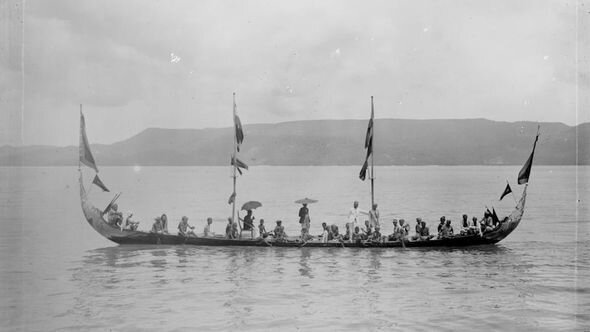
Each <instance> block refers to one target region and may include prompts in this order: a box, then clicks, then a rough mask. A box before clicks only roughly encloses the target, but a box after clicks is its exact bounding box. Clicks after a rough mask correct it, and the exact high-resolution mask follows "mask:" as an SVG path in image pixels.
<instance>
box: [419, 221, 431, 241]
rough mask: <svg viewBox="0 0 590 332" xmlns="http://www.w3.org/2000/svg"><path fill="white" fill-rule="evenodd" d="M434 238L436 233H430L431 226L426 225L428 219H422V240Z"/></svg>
mask: <svg viewBox="0 0 590 332" xmlns="http://www.w3.org/2000/svg"><path fill="white" fill-rule="evenodd" d="M432 238H434V235H430V228H428V226H426V221H422V228H421V229H420V240H421V241H425V240H430V239H432Z"/></svg>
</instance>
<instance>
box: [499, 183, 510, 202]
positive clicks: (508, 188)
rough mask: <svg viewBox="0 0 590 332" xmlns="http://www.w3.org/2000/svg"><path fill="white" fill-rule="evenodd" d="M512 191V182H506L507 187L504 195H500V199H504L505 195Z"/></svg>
mask: <svg viewBox="0 0 590 332" xmlns="http://www.w3.org/2000/svg"><path fill="white" fill-rule="evenodd" d="M511 192H512V188H510V183H506V189H504V192H503V193H502V196H500V200H502V198H504V196H506V195H508V194H510V193H511Z"/></svg>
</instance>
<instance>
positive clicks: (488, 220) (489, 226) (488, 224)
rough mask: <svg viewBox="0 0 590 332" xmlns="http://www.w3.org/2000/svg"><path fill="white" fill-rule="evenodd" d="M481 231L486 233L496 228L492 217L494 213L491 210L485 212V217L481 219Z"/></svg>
mask: <svg viewBox="0 0 590 332" xmlns="http://www.w3.org/2000/svg"><path fill="white" fill-rule="evenodd" d="M481 223H482V226H481V232H482V233H486V232H490V231H493V230H494V219H493V218H492V214H491V213H489V212H487V211H486V212H485V213H484V215H483V219H482V221H481Z"/></svg>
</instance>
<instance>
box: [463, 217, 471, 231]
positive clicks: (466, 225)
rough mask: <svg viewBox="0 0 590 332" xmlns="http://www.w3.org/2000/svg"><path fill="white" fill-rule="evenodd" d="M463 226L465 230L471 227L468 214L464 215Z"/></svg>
mask: <svg viewBox="0 0 590 332" xmlns="http://www.w3.org/2000/svg"><path fill="white" fill-rule="evenodd" d="M461 226H462V228H463V229H469V227H470V226H471V225H469V217H468V216H467V215H466V214H464V215H463V221H462V225H461Z"/></svg>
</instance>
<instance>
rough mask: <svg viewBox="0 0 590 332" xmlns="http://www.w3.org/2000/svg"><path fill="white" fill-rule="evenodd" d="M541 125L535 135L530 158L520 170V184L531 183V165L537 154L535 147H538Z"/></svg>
mask: <svg viewBox="0 0 590 332" xmlns="http://www.w3.org/2000/svg"><path fill="white" fill-rule="evenodd" d="M540 128H541V126H538V127H537V136H535V143H533V151H532V152H531V155H530V156H529V159H527V161H526V162H525V163H524V165H523V166H522V169H521V170H520V172H518V184H525V183H529V176H530V175H531V167H532V166H533V156H534V155H535V148H536V147H537V141H538V140H539V129H540Z"/></svg>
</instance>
